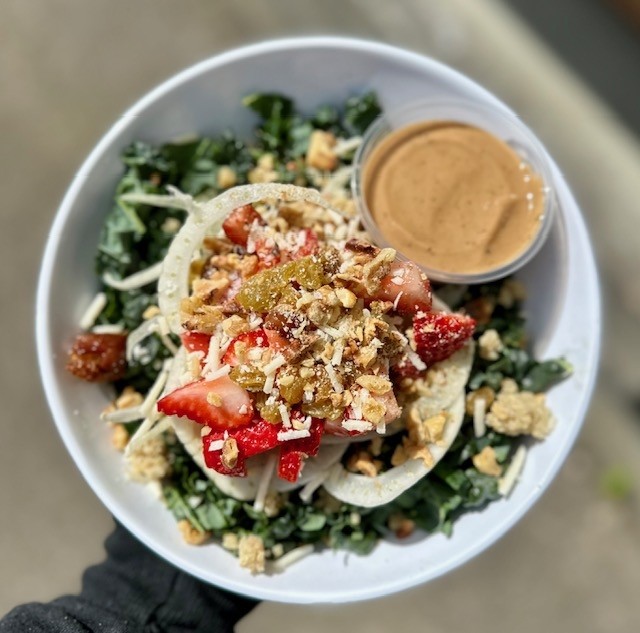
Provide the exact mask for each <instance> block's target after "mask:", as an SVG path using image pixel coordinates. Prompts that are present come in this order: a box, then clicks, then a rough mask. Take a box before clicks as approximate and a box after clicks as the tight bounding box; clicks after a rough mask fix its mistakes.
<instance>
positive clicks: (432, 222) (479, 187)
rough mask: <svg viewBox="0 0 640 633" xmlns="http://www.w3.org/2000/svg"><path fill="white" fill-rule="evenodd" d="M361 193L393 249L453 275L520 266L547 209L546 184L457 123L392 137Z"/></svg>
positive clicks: (425, 125) (370, 163)
mask: <svg viewBox="0 0 640 633" xmlns="http://www.w3.org/2000/svg"><path fill="white" fill-rule="evenodd" d="M363 191H364V196H365V199H366V202H367V205H368V207H369V209H370V212H371V215H372V217H373V219H374V221H375V223H376V224H377V225H378V227H379V229H380V231H381V233H382V234H383V235H384V237H385V238H386V239H387V240H388V241H389V243H390V245H391V246H393V247H394V248H396V249H397V250H398V251H400V252H401V253H402V254H403V255H405V256H406V257H407V258H408V259H410V260H413V261H416V262H418V263H420V264H423V265H425V266H427V267H429V268H432V269H435V270H441V271H444V272H451V273H479V272H484V271H487V270H490V269H493V268H496V267H498V266H500V265H502V264H507V263H508V262H510V261H512V260H513V259H515V258H516V257H517V256H518V255H519V254H520V253H521V252H522V251H524V250H525V249H526V247H527V246H528V245H529V244H530V243H531V242H532V241H533V239H534V238H535V236H536V234H537V232H538V229H539V228H540V223H541V219H542V215H543V212H544V204H545V194H544V188H543V182H542V180H541V178H540V177H539V176H538V175H537V174H536V173H534V172H533V171H532V170H531V168H530V167H529V166H528V165H527V164H526V163H524V162H523V161H522V159H521V157H520V156H518V154H517V153H516V152H515V151H514V150H513V149H512V148H511V147H509V145H507V144H506V143H505V142H504V141H502V140H501V139H499V138H497V137H496V136H494V135H493V134H491V133H489V132H486V131H484V130H482V129H480V128H477V127H474V126H471V125H466V124H463V123H458V122H454V121H425V122H421V123H415V124H412V125H409V126H407V127H404V128H401V129H399V130H396V131H393V132H391V133H390V134H389V135H388V136H386V137H385V138H384V139H383V140H382V141H381V142H380V143H379V144H378V145H377V146H376V147H374V149H373V150H372V152H371V155H370V157H369V158H368V159H367V160H366V162H365V165H364V169H363Z"/></svg>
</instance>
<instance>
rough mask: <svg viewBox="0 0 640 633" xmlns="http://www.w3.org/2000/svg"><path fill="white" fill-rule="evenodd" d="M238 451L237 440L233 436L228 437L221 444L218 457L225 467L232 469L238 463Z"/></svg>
mask: <svg viewBox="0 0 640 633" xmlns="http://www.w3.org/2000/svg"><path fill="white" fill-rule="evenodd" d="M239 454H240V451H239V450H238V442H236V440H235V438H233V437H228V438H227V439H226V440H225V441H224V444H223V445H222V453H221V456H220V459H221V461H222V463H223V465H224V466H225V468H228V469H230V470H231V469H232V468H234V467H235V465H236V464H237V463H238V455H239Z"/></svg>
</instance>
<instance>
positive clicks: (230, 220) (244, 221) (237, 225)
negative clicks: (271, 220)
mask: <svg viewBox="0 0 640 633" xmlns="http://www.w3.org/2000/svg"><path fill="white" fill-rule="evenodd" d="M256 222H257V223H258V224H259V225H264V224H265V222H264V220H263V219H262V217H261V216H260V214H259V213H258V212H257V211H256V210H255V209H254V208H253V205H251V204H245V205H244V206H242V207H238V208H237V209H234V210H233V211H232V212H231V213H230V214H229V215H228V216H227V218H226V220H225V221H224V222H223V223H222V228H223V230H224V232H225V234H226V236H227V237H228V238H229V239H230V240H231V241H232V242H233V243H234V244H239V245H240V246H245V247H246V245H247V240H248V239H249V232H250V231H251V227H252V226H253V224H254V223H256Z"/></svg>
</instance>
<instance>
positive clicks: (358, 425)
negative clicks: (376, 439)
mask: <svg viewBox="0 0 640 633" xmlns="http://www.w3.org/2000/svg"><path fill="white" fill-rule="evenodd" d="M342 428H344V429H346V430H347V431H370V430H371V429H372V428H373V424H371V422H367V421H366V420H355V419H352V418H348V419H346V420H343V421H342Z"/></svg>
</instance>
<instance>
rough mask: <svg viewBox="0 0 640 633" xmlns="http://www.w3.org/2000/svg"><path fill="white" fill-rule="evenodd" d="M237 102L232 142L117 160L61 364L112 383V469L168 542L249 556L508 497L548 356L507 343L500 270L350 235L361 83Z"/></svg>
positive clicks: (351, 538)
mask: <svg viewBox="0 0 640 633" xmlns="http://www.w3.org/2000/svg"><path fill="white" fill-rule="evenodd" d="M245 105H246V106H248V107H250V108H251V109H253V110H254V111H255V112H256V113H257V114H258V115H259V117H260V124H259V125H258V127H257V128H256V133H255V138H254V139H253V141H252V142H251V143H245V142H243V141H241V140H240V139H238V138H236V137H235V136H234V135H232V134H231V133H227V134H224V135H222V136H220V137H218V138H197V139H192V140H183V141H181V142H175V143H169V144H166V145H163V146H161V147H152V146H150V145H147V144H145V143H140V142H139V143H135V144H133V145H132V146H131V147H129V148H128V149H127V150H126V151H125V152H124V154H123V162H124V165H125V173H124V175H123V177H122V180H121V181H120V183H119V185H118V188H117V191H116V195H115V200H114V206H113V209H112V210H111V212H110V213H109V214H108V216H107V218H106V221H105V224H104V228H103V231H102V235H101V239H100V244H99V247H98V253H97V258H96V262H97V272H98V274H99V276H100V279H101V290H100V292H98V294H97V295H96V297H95V298H94V300H93V301H92V302H91V305H89V306H88V308H87V311H86V313H85V314H84V315H83V318H82V319H81V323H80V326H81V329H82V330H83V332H82V333H81V334H79V335H78V337H77V338H76V340H75V341H74V342H73V345H72V346H71V349H70V352H69V359H68V364H67V368H68V370H69V371H71V372H72V373H73V374H75V375H76V376H78V377H79V378H82V379H85V380H88V381H93V382H107V383H110V384H112V385H113V388H114V400H113V403H112V404H111V405H110V406H109V407H108V408H107V409H106V410H105V411H104V412H103V414H102V418H103V421H104V422H105V423H107V424H109V425H111V426H112V429H113V431H112V433H113V435H112V438H113V444H114V447H115V448H116V449H118V450H121V451H123V467H124V468H125V470H126V472H127V474H128V476H129V477H130V478H131V479H132V480H133V481H137V482H144V483H147V484H148V485H149V486H150V487H151V488H152V489H154V490H155V491H156V492H157V493H158V494H159V497H160V499H161V500H162V502H164V503H165V505H166V506H167V508H168V509H169V511H171V512H172V513H173V515H174V516H175V518H176V519H177V525H178V529H179V531H180V532H181V534H182V536H183V538H184V540H185V541H186V542H187V543H190V544H193V545H199V544H203V543H206V542H209V541H212V540H213V541H216V542H220V543H221V544H222V546H223V547H225V548H226V549H228V550H229V551H230V552H233V553H234V554H236V555H237V556H238V558H239V562H240V564H241V565H242V566H243V567H246V568H248V569H249V570H250V571H251V572H254V573H257V572H263V571H280V570H283V569H285V568H286V567H287V566H288V565H290V564H291V563H293V562H295V561H296V560H298V559H299V558H300V557H302V556H305V555H307V554H309V553H311V552H313V551H314V549H316V548H319V547H332V548H342V549H347V550H350V551H353V552H356V553H359V554H366V553H368V552H369V551H371V549H372V548H373V547H375V544H376V542H377V541H378V540H379V539H381V538H400V539H402V538H405V537H407V536H408V535H410V534H411V533H413V532H414V530H416V529H420V530H423V531H424V532H427V533H430V532H436V531H441V532H444V533H445V534H450V533H451V531H452V529H453V526H454V523H455V521H456V519H457V518H458V517H459V516H461V515H462V514H464V513H466V512H470V511H478V510H481V509H482V508H483V507H484V506H486V505H487V504H489V503H491V502H494V501H496V500H498V499H500V498H501V497H504V496H508V495H509V493H510V492H511V489H512V487H513V486H514V484H515V483H516V480H517V478H518V475H519V473H520V471H521V469H522V466H523V464H524V460H525V456H526V447H525V445H526V440H527V438H529V437H533V438H535V439H538V440H541V439H543V438H544V437H546V435H548V433H550V432H551V430H552V428H553V424H554V421H553V416H552V414H551V412H550V411H549V409H548V408H547V407H546V404H545V398H544V395H543V393H542V392H543V391H545V390H546V389H548V388H549V387H550V386H551V385H552V384H553V383H554V382H556V381H557V380H559V379H562V378H564V377H566V376H567V375H569V373H570V367H569V366H568V365H567V363H566V362H565V361H563V360H562V359H559V360H547V361H544V362H538V361H537V360H535V359H534V358H532V357H531V355H530V353H529V352H528V351H527V345H526V343H527V341H526V332H525V319H524V316H523V313H522V302H523V300H524V298H525V289H524V288H523V287H522V285H521V284H520V283H519V282H517V281H516V280H514V279H506V280H502V281H500V282H494V283H491V284H485V285H478V286H470V287H463V286H441V287H436V286H435V285H434V287H433V288H432V285H431V283H430V282H429V280H428V279H427V278H426V277H425V276H424V275H423V274H422V273H421V271H420V269H419V268H418V266H417V265H415V264H413V263H411V262H407V261H400V260H399V259H398V258H397V253H396V252H395V251H394V250H393V249H391V248H378V247H377V246H376V245H375V244H372V243H371V241H370V240H369V238H368V236H367V234H366V233H365V232H364V230H363V228H362V225H361V223H360V219H359V216H358V213H357V211H356V207H355V204H354V201H353V200H352V198H351V195H350V191H349V188H348V184H349V180H350V175H351V162H352V159H353V154H354V152H355V150H356V149H357V147H358V145H359V143H360V140H361V135H362V133H363V132H364V130H365V129H366V128H367V127H368V126H369V125H370V124H371V122H372V121H373V120H374V119H375V117H376V116H377V115H378V113H379V108H378V105H377V102H376V99H375V95H373V94H365V95H362V96H358V97H351V98H350V99H348V100H347V101H346V103H345V104H344V106H343V107H342V108H340V109H337V108H333V107H322V108H320V109H318V110H317V111H316V113H315V114H314V115H313V116H311V117H306V118H305V117H302V116H301V115H299V114H298V113H297V112H296V110H295V107H294V104H293V102H292V101H291V100H290V99H288V98H286V97H283V96H280V95H271V94H261V95H251V96H250V97H247V98H246V99H245Z"/></svg>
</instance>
